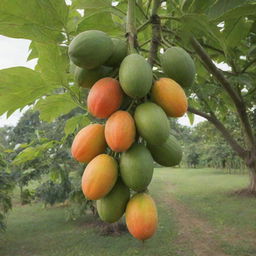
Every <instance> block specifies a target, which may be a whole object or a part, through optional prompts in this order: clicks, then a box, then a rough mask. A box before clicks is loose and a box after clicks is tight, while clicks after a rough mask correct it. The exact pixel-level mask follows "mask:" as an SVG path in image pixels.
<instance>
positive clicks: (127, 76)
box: [119, 53, 153, 98]
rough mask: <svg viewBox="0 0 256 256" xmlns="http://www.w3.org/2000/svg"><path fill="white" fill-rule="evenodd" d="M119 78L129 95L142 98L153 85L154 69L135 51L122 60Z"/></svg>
mask: <svg viewBox="0 0 256 256" xmlns="http://www.w3.org/2000/svg"><path fill="white" fill-rule="evenodd" d="M119 80H120V84H121V87H122V89H123V91H124V92H125V93H126V94H127V95H128V96H130V97H131V98H142V97H144V96H146V95H147V94H148V92H149V91H150V88H151V86H152V80H153V73H152V69H151V67H150V65H149V64H148V62H147V61H146V60H145V59H144V58H143V57H142V56H141V55H139V54H136V53H133V54H130V55H128V56H126V57H125V58H124V60H123V61H122V63H121V65H120V69H119Z"/></svg>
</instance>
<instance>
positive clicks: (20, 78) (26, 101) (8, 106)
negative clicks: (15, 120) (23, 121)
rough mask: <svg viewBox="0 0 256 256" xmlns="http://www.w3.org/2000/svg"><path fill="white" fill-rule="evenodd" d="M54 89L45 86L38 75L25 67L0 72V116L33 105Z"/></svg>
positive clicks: (47, 85)
mask: <svg viewBox="0 0 256 256" xmlns="http://www.w3.org/2000/svg"><path fill="white" fill-rule="evenodd" d="M53 89H54V88H53V87H52V86H51V85H49V84H46V83H45V82H44V80H43V79H42V77H41V75H40V73H38V72H36V71H34V70H32V69H29V68H25V67H14V68H7V69H2V70H0V115H2V114H4V113H5V112H7V114H8V115H10V114H11V113H13V112H14V111H15V110H16V109H20V108H23V107H25V106H27V105H30V104H33V103H34V101H35V100H36V99H38V98H39V97H41V96H43V95H45V94H47V93H49V92H51V91H52V90H53Z"/></svg>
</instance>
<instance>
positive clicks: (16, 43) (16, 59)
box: [0, 35, 205, 127]
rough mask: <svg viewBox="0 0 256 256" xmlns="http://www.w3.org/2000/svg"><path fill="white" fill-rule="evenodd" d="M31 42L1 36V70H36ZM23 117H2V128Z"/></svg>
mask: <svg viewBox="0 0 256 256" xmlns="http://www.w3.org/2000/svg"><path fill="white" fill-rule="evenodd" d="M29 44H30V41H29V40H25V39H13V38H8V37H4V36H1V35H0V69H4V68H10V67H15V66H24V67H28V68H32V69H33V68H34V66H35V65H36V60H31V61H28V62H27V61H26V59H27V57H28V52H29V50H28V49H29ZM21 116H22V112H20V111H19V110H17V111H15V112H14V113H13V114H12V115H11V116H10V117H9V118H7V117H6V115H2V116H0V127H3V126H4V125H13V126H14V125H16V124H17V122H18V121H19V119H20V117H21ZM203 120H205V119H204V118H202V117H200V116H195V121H194V125H196V124H197V123H199V122H201V121H203ZM178 121H179V123H180V124H182V125H188V126H190V123H189V120H188V118H187V116H186V115H185V116H184V117H181V118H179V119H178Z"/></svg>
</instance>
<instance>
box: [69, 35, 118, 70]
mask: <svg viewBox="0 0 256 256" xmlns="http://www.w3.org/2000/svg"><path fill="white" fill-rule="evenodd" d="M113 48H114V45H113V42H112V40H111V38H110V37H109V36H108V35H107V34H106V33H104V32H102V31H99V30H88V31H84V32H82V33H80V34H78V35H77V36H76V37H75V38H74V39H73V40H72V41H71V43H70V45H69V48H68V54H69V58H70V60H71V61H72V62H73V63H74V64H75V65H76V66H78V67H81V68H86V69H94V68H97V67H100V66H101V65H103V64H104V63H105V62H106V61H107V60H108V58H109V57H110V56H111V55H112V52H113Z"/></svg>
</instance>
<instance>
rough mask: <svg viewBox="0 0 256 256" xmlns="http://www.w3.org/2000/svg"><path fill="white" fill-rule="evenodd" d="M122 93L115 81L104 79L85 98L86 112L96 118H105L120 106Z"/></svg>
mask: <svg viewBox="0 0 256 256" xmlns="http://www.w3.org/2000/svg"><path fill="white" fill-rule="evenodd" d="M122 99H123V92H122V90H121V87H120V85H119V82H118V81H117V80H116V79H113V78H111V77H105V78H102V79H100V80H99V81H97V82H96V83H95V84H94V85H93V87H92V88H91V90H90V92H89V95H88V98H87V108H88V111H89V112H90V113H91V114H92V115H93V116H95V117H97V118H107V117H109V116H110V115H111V114H112V113H114V112H115V111H116V110H118V108H119V107H120V106H121V103H122Z"/></svg>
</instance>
